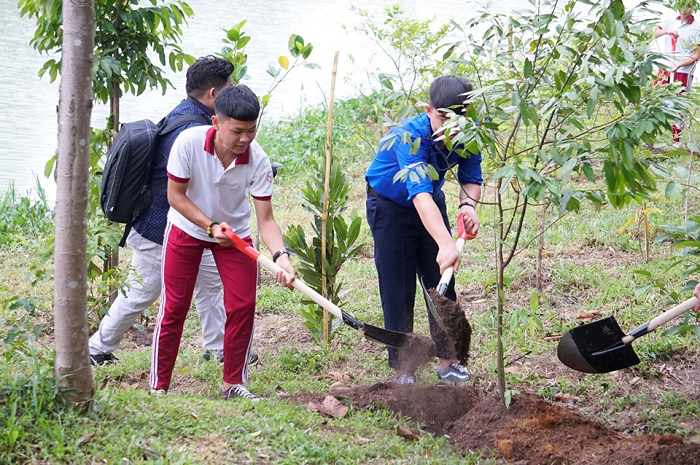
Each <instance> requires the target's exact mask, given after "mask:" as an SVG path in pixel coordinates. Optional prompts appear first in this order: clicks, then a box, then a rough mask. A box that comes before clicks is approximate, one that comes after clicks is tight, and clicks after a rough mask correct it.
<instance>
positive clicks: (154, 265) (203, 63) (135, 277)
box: [89, 55, 257, 366]
mask: <svg viewBox="0 0 700 465" xmlns="http://www.w3.org/2000/svg"><path fill="white" fill-rule="evenodd" d="M232 73H233V65H231V63H230V62H229V61H228V60H226V59H224V58H220V57H215V56H213V55H209V56H205V57H201V58H199V59H198V60H197V61H195V62H194V63H193V64H192V65H191V66H190V68H189V69H188V70H187V81H186V91H187V98H186V99H185V100H183V101H182V102H180V104H179V105H177V106H176V107H175V108H174V109H173V110H172V111H171V112H170V114H169V115H168V116H167V117H166V118H165V119H164V120H163V121H162V122H161V123H160V124H159V125H158V127H157V128H156V131H154V132H159V134H156V135H155V136H154V135H153V134H151V135H150V137H151V138H153V137H156V136H157V137H156V139H155V150H154V151H153V154H152V158H151V159H149V160H148V161H147V163H146V165H147V166H148V168H147V169H148V170H149V177H148V191H149V195H148V197H149V199H148V200H146V201H143V202H138V203H143V205H144V207H143V213H140V212H136V213H134V215H135V217H134V219H133V220H132V219H131V218H127V219H126V220H124V221H121V220H119V219H116V220H115V221H117V222H127V234H128V236H127V238H126V243H127V244H128V245H129V247H130V248H131V250H132V259H131V267H132V272H130V274H129V277H128V281H127V283H126V287H127V289H126V291H125V293H119V296H118V297H117V298H116V300H115V301H114V303H113V304H112V305H111V307H110V308H109V311H108V312H107V314H106V315H105V316H104V318H103V319H102V321H101V322H100V327H99V329H98V330H97V332H95V334H93V335H92V337H91V338H90V342H89V346H90V362H91V364H92V365H93V366H95V365H102V364H105V363H114V362H115V361H116V360H117V359H116V357H114V355H113V354H112V352H113V351H114V350H116V349H117V348H118V347H119V344H120V342H121V340H122V337H123V336H124V333H125V332H126V331H127V330H128V329H129V328H130V327H131V326H132V325H133V324H134V323H135V322H136V319H137V318H138V317H139V316H140V315H141V314H142V313H143V312H144V311H145V310H146V309H147V308H148V307H150V306H151V305H152V304H153V303H154V302H155V301H156V300H157V299H158V297H159V296H160V293H161V263H162V250H163V237H164V232H165V225H166V222H167V214H168V210H169V209H170V205H169V204H168V197H167V190H166V186H167V172H166V166H167V163H168V158H169V155H170V149H171V148H172V146H173V144H174V142H175V139H177V137H178V135H179V134H180V133H181V132H182V131H184V130H185V129H187V128H190V127H193V126H201V125H208V124H211V117H212V116H213V115H214V98H215V97H216V95H217V94H218V93H219V91H220V90H221V89H223V88H224V87H226V86H230V85H231V84H232V80H231V74H232ZM178 120H179V123H178ZM131 124H133V123H131ZM125 126H126V125H125ZM121 133H122V131H120V134H121ZM117 138H119V136H117ZM126 143H127V144H128V142H126ZM115 145H116V140H115ZM127 150H128V149H127ZM123 160H129V159H128V158H123ZM110 161H111V157H110V160H108V162H107V165H109V164H110ZM129 163H130V162H129V161H126V162H125V164H126V165H128V164H129ZM131 163H133V162H131ZM132 168H133V166H132ZM109 169H110V167H109V166H106V168H105V175H104V176H107V175H108V170H109ZM145 169H146V168H145ZM127 170H128V168H127ZM115 172H116V169H115ZM131 176H134V174H132V175H131ZM109 180H110V185H109V186H108V187H106V186H105V184H106V183H105V182H103V193H102V197H103V207H105V204H106V203H108V202H105V201H104V199H106V198H108V197H109V196H110V195H111V196H113V197H115V198H118V197H119V195H120V194H122V195H123V191H124V187H123V186H124V185H125V184H126V182H127V180H123V179H119V177H118V175H116V174H110V178H109ZM112 180H117V181H118V182H117V181H112ZM120 185H121V186H122V187H121V189H122V191H121V192H119V191H118V189H120V187H119V186H120ZM137 190H138V189H137ZM134 200H135V199H134ZM149 200H150V204H148V201H149ZM127 203H128V201H127ZM111 205H112V206H113V205H114V204H111ZM127 208H128V206H127ZM132 208H133V207H132ZM110 213H111V211H107V210H106V211H105V214H106V215H107V217H108V218H109V217H110ZM130 215H131V213H129V214H128V216H130ZM130 227H131V230H130V231H129V228H130ZM194 300H195V305H196V307H197V311H198V313H199V319H200V322H201V324H202V335H203V339H204V349H205V351H204V358H205V359H206V360H209V359H216V360H222V359H223V341H224V325H225V322H226V314H225V311H224V305H223V298H222V285H221V278H220V277H219V273H218V272H217V269H216V264H215V263H214V259H213V256H212V254H211V252H209V251H207V253H205V254H204V255H203V257H202V262H201V264H200V268H199V274H198V275H197V283H196V286H195V291H194ZM256 361H257V355H255V354H250V358H249V364H251V365H252V364H254V363H255V362H256Z"/></svg>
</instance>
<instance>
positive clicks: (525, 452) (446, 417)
mask: <svg viewBox="0 0 700 465" xmlns="http://www.w3.org/2000/svg"><path fill="white" fill-rule="evenodd" d="M331 394H333V395H335V396H336V397H337V398H339V399H340V400H341V401H342V402H343V403H344V404H346V405H353V406H354V408H358V409H370V408H385V409H388V410H390V411H393V412H397V413H401V414H403V415H405V416H407V417H409V418H411V419H412V420H414V421H416V422H418V423H420V424H421V425H423V427H424V429H425V430H426V431H429V432H431V433H433V434H437V435H448V436H449V437H450V438H451V441H452V443H453V445H454V447H455V449H457V450H459V451H460V452H462V453H467V452H469V451H479V450H482V451H484V454H485V456H486V457H494V458H497V459H499V460H501V461H502V462H505V463H513V464H518V465H525V464H527V465H563V464H567V465H584V464H585V465H589V464H601V465H602V464H605V465H618V464H619V465H622V464H625V465H678V464H683V465H693V464H695V465H697V464H700V444H698V443H692V442H691V443H687V442H684V441H683V439H682V438H681V437H679V436H672V435H664V436H659V435H654V434H645V435H639V436H630V435H627V434H625V433H619V432H616V431H615V430H613V429H611V428H608V427H607V426H605V425H603V424H602V423H598V422H595V421H592V420H589V419H587V418H585V417H582V416H580V415H578V414H577V413H575V412H573V411H570V410H567V409H565V408H563V407H560V406H558V405H555V404H551V403H549V402H547V401H545V400H542V399H540V398H539V397H537V396H535V395H534V394H529V393H525V394H519V395H516V396H514V398H513V402H512V404H511V406H510V408H507V409H506V408H505V407H504V406H503V404H502V403H501V402H500V400H499V399H497V398H485V399H480V398H479V396H478V393H477V391H476V389H475V388H473V387H469V386H451V385H437V386H430V387H422V386H415V385H414V386H405V385H404V386H402V385H396V384H390V383H379V384H374V385H371V386H356V387H341V388H338V389H334V390H333V391H331ZM324 396H325V394H319V393H301V394H296V395H293V396H291V397H290V399H292V400H294V401H297V402H301V403H308V402H321V401H322V400H323V398H324ZM499 463H501V462H499Z"/></svg>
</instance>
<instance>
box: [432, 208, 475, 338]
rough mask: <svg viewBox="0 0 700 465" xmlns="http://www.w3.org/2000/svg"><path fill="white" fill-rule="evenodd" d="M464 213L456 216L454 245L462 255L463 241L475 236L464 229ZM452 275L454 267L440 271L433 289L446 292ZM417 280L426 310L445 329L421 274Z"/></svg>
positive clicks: (440, 292) (441, 293)
mask: <svg viewBox="0 0 700 465" xmlns="http://www.w3.org/2000/svg"><path fill="white" fill-rule="evenodd" d="M464 215H465V214H464V213H460V214H459V215H458V216H457V241H456V242H455V245H456V246H457V251H459V254H460V255H462V250H463V249H464V244H465V242H466V241H468V240H470V239H474V238H475V237H476V236H472V235H471V234H467V231H466V230H465V229H464ZM453 275H454V267H449V268H447V269H446V270H445V271H443V272H442V277H441V278H440V281H439V282H438V285H437V287H436V288H435V291H436V292H437V293H438V294H439V295H442V296H444V295H445V293H446V292H447V286H449V284H450V280H451V279H452V276H453ZM419 281H420V286H421V288H422V289H423V297H424V298H425V302H426V304H427V305H428V310H429V311H430V314H431V315H433V318H435V322H436V323H437V324H438V326H440V327H441V328H442V329H443V330H447V328H446V327H445V323H444V322H443V321H442V318H441V317H440V313H439V312H438V311H437V309H436V308H435V302H433V299H432V298H431V297H430V294H429V293H428V288H427V287H426V285H425V282H424V281H423V276H421V277H420V279H419Z"/></svg>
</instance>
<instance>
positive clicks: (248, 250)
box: [221, 228, 344, 321]
mask: <svg viewBox="0 0 700 465" xmlns="http://www.w3.org/2000/svg"><path fill="white" fill-rule="evenodd" d="M221 232H222V233H224V234H226V236H228V238H229V239H231V240H232V241H233V246H234V247H236V248H237V249H238V250H240V251H241V252H243V253H244V254H246V255H248V256H249V257H250V258H252V259H253V260H255V261H256V262H258V263H259V264H260V265H262V266H263V268H267V269H268V270H270V271H272V272H273V273H277V272H278V271H282V272H283V273H285V274H287V272H286V271H284V269H282V267H281V266H279V265H278V264H276V263H275V262H273V261H272V260H271V259H270V258H268V257H266V256H264V255H262V254H261V253H260V252H258V251H257V250H255V249H254V248H253V247H251V246H250V245H248V243H247V242H245V241H244V240H243V239H241V238H240V237H238V235H237V234H236V233H234V232H233V231H231V230H230V229H226V228H221ZM292 286H294V288H295V289H296V290H298V291H299V292H301V293H302V294H304V295H305V296H306V297H308V298H309V299H311V300H313V301H314V302H316V303H317V304H319V305H320V306H321V307H323V308H325V309H326V310H328V311H329V312H330V313H331V315H333V316H334V317H336V318H339V319H340V320H343V321H344V318H343V311H342V310H341V309H340V307H338V306H337V305H335V304H334V303H333V302H331V301H330V300H328V299H326V298H325V297H323V296H322V295H321V294H319V293H318V292H316V291H314V290H313V289H311V288H310V287H309V286H308V285H307V284H306V283H304V282H303V281H302V280H300V279H298V278H295V279H294V281H292Z"/></svg>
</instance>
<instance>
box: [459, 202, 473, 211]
mask: <svg viewBox="0 0 700 465" xmlns="http://www.w3.org/2000/svg"><path fill="white" fill-rule="evenodd" d="M462 207H472V208H473V209H474V210H476V207H475V206H474V204H473V203H471V202H467V201H466V200H465V201H464V202H462V203H460V204H459V208H462Z"/></svg>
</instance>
